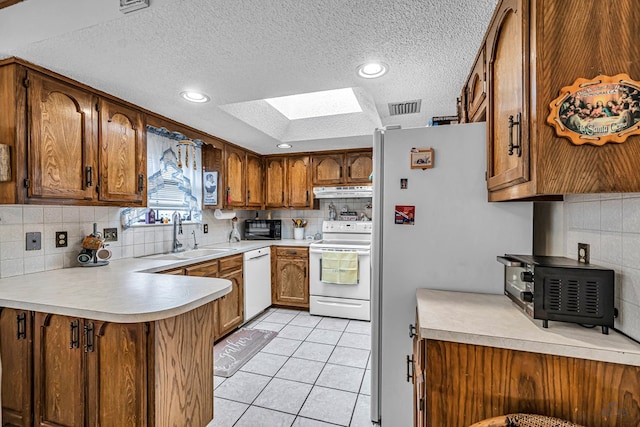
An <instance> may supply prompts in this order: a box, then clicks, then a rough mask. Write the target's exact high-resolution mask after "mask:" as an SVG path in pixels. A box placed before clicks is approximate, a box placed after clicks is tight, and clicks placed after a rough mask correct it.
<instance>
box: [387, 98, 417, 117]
mask: <svg viewBox="0 0 640 427" xmlns="http://www.w3.org/2000/svg"><path fill="white" fill-rule="evenodd" d="M421 102H422V100H421V99H416V100H415V101H405V102H394V103H392V104H389V115H391V116H399V115H401V114H413V113H419V112H420V103H421Z"/></svg>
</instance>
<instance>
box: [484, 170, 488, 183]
mask: <svg viewBox="0 0 640 427" xmlns="http://www.w3.org/2000/svg"><path fill="white" fill-rule="evenodd" d="M484 180H485V181H486V180H487V171H484Z"/></svg>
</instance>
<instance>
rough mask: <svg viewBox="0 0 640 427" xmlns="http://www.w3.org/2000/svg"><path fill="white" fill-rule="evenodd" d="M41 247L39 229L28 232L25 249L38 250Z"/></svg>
mask: <svg viewBox="0 0 640 427" xmlns="http://www.w3.org/2000/svg"><path fill="white" fill-rule="evenodd" d="M41 248H42V234H41V233H40V232H39V231H34V232H28V233H27V241H26V249H27V250H28V251H39V250H40V249H41Z"/></svg>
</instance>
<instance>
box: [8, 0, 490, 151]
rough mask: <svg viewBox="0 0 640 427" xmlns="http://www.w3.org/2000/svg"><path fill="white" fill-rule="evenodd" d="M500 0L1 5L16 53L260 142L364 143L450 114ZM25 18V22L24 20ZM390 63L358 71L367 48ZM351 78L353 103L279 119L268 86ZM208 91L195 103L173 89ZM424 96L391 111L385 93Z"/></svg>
mask: <svg viewBox="0 0 640 427" xmlns="http://www.w3.org/2000/svg"><path fill="white" fill-rule="evenodd" d="M496 3H497V0H150V7H148V8H146V9H142V10H139V11H136V12H132V13H129V14H126V15H125V14H122V13H120V12H119V11H118V4H119V2H118V0H27V1H24V2H22V3H19V4H16V5H14V6H10V7H8V8H5V9H2V10H0V57H7V56H18V57H20V58H23V59H26V60H28V61H31V62H33V63H36V64H38V65H42V66H43V67H45V68H49V69H51V70H53V71H56V72H58V73H60V74H63V75H66V76H69V77H71V78H73V79H75V80H78V81H80V82H82V83H85V84H87V85H89V86H92V87H94V88H96V89H100V90H102V91H105V92H108V93H111V94H113V95H115V96H117V97H119V98H122V99H125V100H127V101H129V102H132V103H134V104H137V105H139V106H141V107H144V108H147V109H149V110H152V111H155V112H157V113H159V114H162V115H164V116H167V117H170V118H172V119H175V120H177V121H179V122H182V123H185V124H187V125H190V126H192V127H195V128H197V129H201V130H203V131H205V132H208V133H210V134H212V135H216V136H219V137H221V138H224V139H226V140H228V141H231V142H233V143H236V144H238V145H241V146H243V147H246V148H248V149H250V150H253V151H256V152H258V153H262V154H268V153H275V152H278V151H279V150H278V149H277V148H276V147H275V146H276V144H277V143H278V142H280V141H287V142H289V143H291V144H292V145H293V146H294V148H293V150H292V151H315V150H326V149H337V148H355V147H365V146H370V145H371V140H372V138H371V135H372V133H373V130H374V128H376V127H380V126H386V125H391V124H400V125H402V126H403V127H413V126H425V125H426V124H427V123H428V121H429V118H430V117H432V116H440V115H452V114H455V100H456V97H457V96H459V94H460V90H461V88H462V85H463V83H464V80H465V78H466V76H467V74H468V73H469V71H470V69H471V66H472V62H473V60H474V57H475V54H476V52H477V50H478V48H479V46H480V42H481V40H482V38H483V36H484V32H485V29H486V27H487V25H488V22H489V20H490V18H491V14H492V13H493V9H494V8H495V5H496ZM26 23H28V25H27V24H26ZM372 59H376V60H380V61H382V62H384V63H386V64H387V65H388V66H389V72H388V74H386V75H385V76H383V77H381V78H379V79H375V80H365V79H361V78H359V77H358V76H357V75H356V72H355V71H356V67H357V66H358V65H359V64H362V63H364V62H366V61H368V60H372ZM346 87H353V88H354V90H355V92H356V95H357V97H358V100H359V101H360V103H361V105H362V107H363V112H362V113H355V114H345V115H339V116H333V117H324V118H317V119H303V120H296V121H289V120H287V119H286V118H284V116H282V115H280V114H279V113H278V112H276V111H275V110H273V109H272V108H270V107H269V106H267V104H266V103H265V102H264V101H262V99H264V98H273V97H279V96H284V95H292V94H297V93H304V92H315V91H320V90H328V89H341V88H346ZM188 89H191V90H201V91H204V92H206V93H207V94H209V95H210V96H211V98H212V100H211V102H209V103H207V104H200V105H194V104H189V103H187V102H186V101H184V100H182V99H181V98H179V93H180V92H181V91H183V90H188ZM415 99H422V108H421V112H420V113H417V114H409V115H404V116H394V117H390V116H389V110H388V106H387V104H388V103H391V102H400V101H409V100H415Z"/></svg>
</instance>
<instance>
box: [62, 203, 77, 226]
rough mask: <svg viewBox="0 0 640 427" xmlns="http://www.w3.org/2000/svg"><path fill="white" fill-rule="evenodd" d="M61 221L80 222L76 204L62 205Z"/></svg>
mask: <svg viewBox="0 0 640 427" xmlns="http://www.w3.org/2000/svg"><path fill="white" fill-rule="evenodd" d="M62 222H66V223H78V222H80V210H79V209H78V207H77V206H63V207H62Z"/></svg>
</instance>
